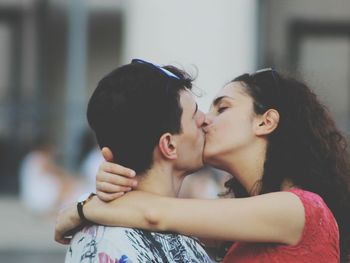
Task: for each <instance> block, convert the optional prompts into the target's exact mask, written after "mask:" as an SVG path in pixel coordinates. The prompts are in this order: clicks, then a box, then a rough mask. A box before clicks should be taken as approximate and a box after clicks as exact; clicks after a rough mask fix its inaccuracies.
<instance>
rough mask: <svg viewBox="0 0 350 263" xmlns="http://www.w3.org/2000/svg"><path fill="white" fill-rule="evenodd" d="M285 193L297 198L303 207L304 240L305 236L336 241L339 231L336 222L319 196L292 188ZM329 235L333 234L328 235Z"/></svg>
mask: <svg viewBox="0 0 350 263" xmlns="http://www.w3.org/2000/svg"><path fill="white" fill-rule="evenodd" d="M287 191H288V192H291V193H293V194H295V195H296V196H298V197H299V199H300V201H301V202H302V204H303V206H304V212H305V227H304V235H303V236H304V238H306V237H307V236H312V237H315V236H318V238H321V236H324V237H325V238H327V237H330V236H333V237H335V238H336V239H337V236H338V234H337V233H338V231H339V230H338V225H337V222H336V220H335V218H334V215H333V213H332V211H331V210H330V209H329V207H328V206H327V204H326V203H325V201H324V200H323V198H322V197H321V196H320V195H318V194H317V193H314V192H311V191H307V190H303V189H300V188H292V189H289V190H287ZM326 233H328V234H326ZM330 233H333V234H332V235H329V234H330Z"/></svg>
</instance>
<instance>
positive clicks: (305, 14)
mask: <svg viewBox="0 0 350 263" xmlns="http://www.w3.org/2000/svg"><path fill="white" fill-rule="evenodd" d="M349 17H350V2H349V1H347V0H333V1H327V0H306V1H305V0H294V1H288V0H235V1H231V0H220V1H213V0H147V1H145V0H124V1H123V0H0V211H1V212H0V224H1V225H9V227H8V228H7V230H6V231H4V232H3V233H2V236H3V237H4V238H2V240H3V241H0V261H1V262H15V260H16V262H17V260H18V259H21V258H25V259H26V260H25V261H26V262H31V261H30V260H32V261H33V262H56V261H55V260H57V262H62V256H63V255H64V249H65V248H64V247H61V246H59V245H55V244H54V243H53V236H52V232H53V223H52V222H53V220H52V217H45V218H43V217H38V216H36V215H32V214H23V213H22V211H23V207H22V206H21V203H20V202H19V201H18V192H19V171H20V166H21V162H22V160H23V157H24V156H25V154H26V153H27V152H28V151H29V150H30V149H31V146H32V145H33V143H34V142H35V141H36V140H37V137H43V136H45V137H47V138H48V139H49V140H50V142H51V143H52V145H53V146H54V148H55V153H56V154H55V156H56V157H55V162H56V163H57V165H59V166H60V167H62V168H64V169H66V170H67V171H70V172H71V173H72V174H79V173H80V170H79V169H80V168H79V167H80V165H81V160H82V159H83V155H84V151H85V152H86V151H87V149H85V148H84V147H83V144H82V140H83V134H84V132H85V131H86V130H87V129H88V126H87V123H86V117H85V112H86V105H87V101H88V99H89V96H90V95H91V93H92V91H93V90H94V88H95V87H96V84H97V82H98V81H99V79H101V78H102V77H103V76H104V75H105V74H106V73H107V72H109V71H111V70H112V69H113V68H115V67H117V66H119V65H121V64H123V63H128V62H129V61H130V60H131V58H142V59H145V60H150V61H153V62H155V63H159V64H174V65H176V66H180V67H183V68H184V69H186V70H189V71H191V72H193V73H194V75H197V81H196V85H197V86H198V87H199V88H200V89H202V90H203V91H204V92H205V95H204V96H203V97H202V98H200V99H199V106H200V108H201V109H202V110H204V111H206V110H207V109H208V107H209V104H210V100H211V98H213V96H214V95H215V93H216V92H217V91H218V90H219V88H221V87H222V86H223V85H224V84H225V83H226V82H228V81H230V80H231V79H232V78H233V77H235V76H237V75H238V74H241V73H243V72H247V71H253V70H256V69H257V68H263V67H274V68H276V69H277V70H281V71H284V72H287V73H291V74H293V75H299V76H301V77H302V78H303V79H305V80H306V81H308V82H309V83H310V84H311V86H312V87H314V88H315V91H316V93H317V94H318V95H319V96H320V97H321V98H322V100H323V101H324V103H325V104H326V105H327V106H328V107H329V108H330V110H331V112H332V114H333V116H334V117H335V119H336V121H337V124H338V126H339V127H340V128H341V130H342V131H343V132H344V134H345V135H346V136H347V138H348V139H349V138H350V89H349V81H350V77H349V76H350V74H349V69H350V64H349V63H350V19H349ZM90 148H91V147H90ZM84 149H85V150H84ZM206 173H207V171H205V172H204V174H206ZM215 176H216V175H215ZM215 176H214V177H215ZM73 177H74V176H73ZM75 177H79V176H75ZM215 178H216V177H215ZM194 180H195V179H194ZM218 181H220V182H221V180H220V179H218ZM38 191H40V189H38ZM14 218H21V220H17V221H16V220H13V219H14ZM23 222H25V223H24V224H23ZM14 229H16V230H17V231H16V234H14V233H13V230H14ZM33 240H34V241H33ZM44 250H45V253H43V251H44ZM33 251H34V252H33ZM38 251H39V252H38ZM40 255H41V257H40ZM45 257H46V259H45ZM47 258H50V260H47ZM11 260H13V261H11Z"/></svg>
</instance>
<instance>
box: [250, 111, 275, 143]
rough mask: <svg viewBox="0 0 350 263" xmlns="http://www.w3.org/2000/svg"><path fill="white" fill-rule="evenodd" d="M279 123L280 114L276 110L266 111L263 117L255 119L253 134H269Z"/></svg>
mask: <svg viewBox="0 0 350 263" xmlns="http://www.w3.org/2000/svg"><path fill="white" fill-rule="evenodd" d="M279 121H280V114H279V113H278V111H277V110H275V109H269V110H267V111H266V112H265V113H264V114H263V115H261V116H258V117H257V121H256V123H255V134H256V135H257V136H263V135H269V134H271V133H272V132H273V131H274V130H275V129H276V128H277V127H278V123H279Z"/></svg>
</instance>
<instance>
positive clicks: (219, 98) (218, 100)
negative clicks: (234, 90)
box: [212, 96, 234, 107]
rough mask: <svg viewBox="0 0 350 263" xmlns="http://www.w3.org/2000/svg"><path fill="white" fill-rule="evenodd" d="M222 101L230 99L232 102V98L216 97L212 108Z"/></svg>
mask: <svg viewBox="0 0 350 263" xmlns="http://www.w3.org/2000/svg"><path fill="white" fill-rule="evenodd" d="M223 99H230V100H234V98H232V97H230V96H220V97H217V98H216V99H215V100H214V101H213V103H212V106H214V107H215V106H217V105H218V104H219V103H220V102H221V101H222V100H223Z"/></svg>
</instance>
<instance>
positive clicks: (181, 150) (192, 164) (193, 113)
mask: <svg viewBox="0 0 350 263" xmlns="http://www.w3.org/2000/svg"><path fill="white" fill-rule="evenodd" d="M180 104H181V107H182V116H181V127H182V133H181V134H177V135H175V137H176V138H177V145H176V146H177V156H178V158H177V160H176V168H177V169H179V170H184V171H186V173H187V174H190V173H192V172H194V171H197V170H198V169H199V168H201V167H202V166H203V160H202V155H203V146H204V132H203V130H202V126H203V123H204V120H205V115H204V113H203V112H201V111H200V110H198V106H197V103H196V102H195V100H194V98H193V95H192V94H191V93H190V92H189V91H187V90H184V91H181V93H180Z"/></svg>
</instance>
